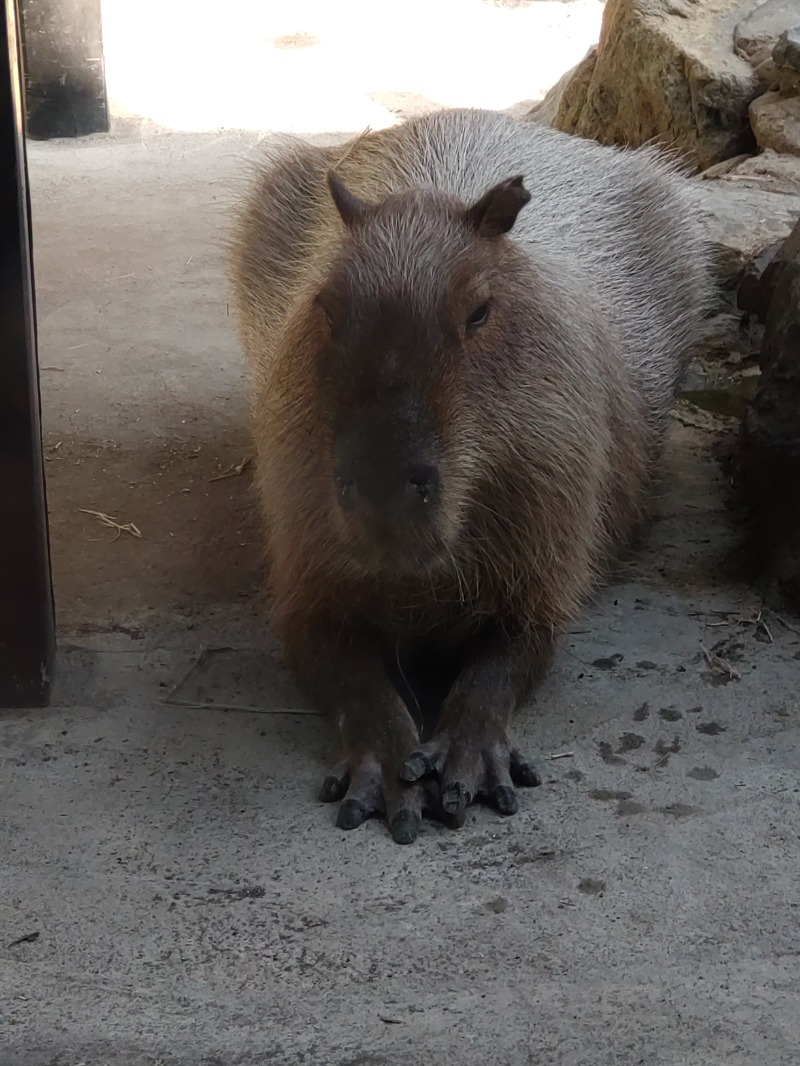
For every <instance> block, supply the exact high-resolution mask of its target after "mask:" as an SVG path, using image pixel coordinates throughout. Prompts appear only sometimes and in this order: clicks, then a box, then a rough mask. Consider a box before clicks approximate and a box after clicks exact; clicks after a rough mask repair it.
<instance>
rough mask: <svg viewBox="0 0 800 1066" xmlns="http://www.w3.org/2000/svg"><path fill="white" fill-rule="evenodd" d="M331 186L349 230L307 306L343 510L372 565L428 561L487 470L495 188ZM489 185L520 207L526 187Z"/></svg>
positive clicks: (497, 244)
mask: <svg viewBox="0 0 800 1066" xmlns="http://www.w3.org/2000/svg"><path fill="white" fill-rule="evenodd" d="M332 191H333V194H334V199H335V200H336V203H337V207H338V208H339V211H340V214H341V215H342V218H343V220H344V222H345V224H346V225H345V239H344V242H343V246H342V249H341V253H340V255H339V257H338V259H337V262H336V263H335V265H334V267H333V269H332V271H331V274H330V276H329V277H328V279H327V280H326V283H325V284H324V286H323V287H322V289H321V291H320V292H319V295H318V297H317V301H316V304H317V306H316V308H315V312H314V313H316V314H319V315H320V316H321V317H322V318H323V319H324V322H325V327H324V328H325V337H326V341H325V344H324V346H323V350H322V351H321V352H320V358H319V364H318V382H319V390H320V391H319V394H320V397H321V400H322V404H321V407H322V410H323V412H324V418H325V420H326V422H327V429H328V436H329V439H330V441H331V465H330V477H331V490H332V498H333V500H334V504H333V505H334V507H335V511H336V517H337V522H338V524H339V528H340V530H341V533H342V538H343V541H344V542H345V543H346V545H347V548H348V550H349V552H350V553H351V555H352V557H353V558H354V560H355V561H356V562H358V563H359V564H360V565H362V566H363V567H365V568H366V569H379V570H387V569H391V570H394V571H417V572H419V571H427V570H431V569H435V568H436V567H437V566H438V565H440V564H442V563H447V562H448V560H449V558H450V554H451V552H452V546H453V543H454V540H455V539H456V538H457V536H458V532H459V529H460V526H461V522H462V520H463V518H464V514H465V511H466V509H467V504H468V502H469V498H470V487H471V485H472V484H473V483H474V480H475V478H476V477H478V476H480V472H481V460H480V455H481V444H482V441H481V436H482V434H481V427H482V425H485V421H484V419H483V418H482V413H483V411H484V410H485V406H486V403H487V396H486V389H487V387H491V381H492V377H493V375H492V373H491V372H490V373H489V375H488V376H487V374H486V372H485V369H483V370H482V369H481V368H482V367H485V364H486V362H487V360H490V359H491V355H492V350H493V348H495V347H499V346H500V344H501V331H502V321H503V313H504V307H503V299H504V297H503V292H502V291H501V289H500V286H499V285H498V280H499V270H500V267H501V265H502V260H503V258H504V256H508V255H509V254H511V250H510V247H509V245H508V244H507V242H505V241H501V240H498V239H497V238H498V237H499V235H500V233H502V232H505V230H506V229H508V228H510V225H506V226H505V228H503V227H502V224H501V225H500V228H499V229H498V225H499V223H498V211H497V205H496V204H495V203H494V202H493V201H489V202H488V204H484V203H483V201H481V204H480V205H476V206H475V207H473V208H472V209H467V208H464V207H463V205H458V204H455V203H454V202H453V201H452V200H450V199H449V198H445V197H443V196H441V195H438V194H435V193H432V192H415V193H413V194H403V195H399V196H395V197H392V198H391V199H389V200H387V201H385V202H384V203H383V204H380V205H378V206H375V207H367V206H366V205H363V204H361V203H360V202H359V201H356V200H355V199H354V198H353V197H352V196H350V194H349V193H347V191H346V190H344V189H343V188H342V187H341V186H338V185H337V184H336V183H335V182H333V183H332ZM494 195H495V199H497V198H498V197H499V198H500V199H501V200H502V199H503V196H504V197H505V200H506V201H511V205H512V207H514V208H515V210H514V212H513V214H514V216H515V215H516V211H517V210H519V207H521V206H522V205H523V204H524V202H526V200H527V197H528V194H527V193H526V192H525V191H524V189H522V187H521V184H515V183H505V184H504V186H503V187H501V192H500V193H497V192H495V193H494ZM484 199H486V198H484ZM501 206H502V205H501ZM492 207H495V214H494V215H493V216H492V218H493V219H494V228H492V226H491V223H490V222H487V214H488V213H490V210H491V208H492ZM507 215H508V211H506V213H505V214H504V215H503V218H502V220H501V221H502V223H505V221H506V218H507ZM511 221H512V223H513V219H512V220H511Z"/></svg>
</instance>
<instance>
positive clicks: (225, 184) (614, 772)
mask: <svg viewBox="0 0 800 1066" xmlns="http://www.w3.org/2000/svg"><path fill="white" fill-rule="evenodd" d="M565 6H569V5H565ZM566 65H568V63H567V64H565V66H566ZM255 139H256V135H255V134H254V133H232V132H225V131H217V132H215V133H198V132H193V133H186V132H183V133H181V132H165V131H162V130H159V129H156V128H155V127H153V126H152V125H149V124H146V123H145V124H140V125H137V124H136V123H130V124H128V125H123V126H121V127H120V128H119V129H118V130H117V132H116V133H115V134H114V135H113V136H110V137H100V138H93V139H90V140H87V141H84V142H78V143H61V144H46V145H31V146H30V165H31V175H32V183H33V194H34V225H35V241H36V257H37V275H38V284H39V288H38V297H39V309H40V318H41V363H42V367H43V369H42V380H43V390H44V414H45V427H46V432H45V444H46V455H47V473H48V485H49V493H50V508H51V520H52V537H53V552H54V568H55V581H56V590H57V597H58V609H59V622H60V679H59V683H58V690H57V696H56V701H55V704H54V706H53V707H51V708H50V709H48V710H45V711H36V712H28V713H24V714H23V713H20V714H6V715H4V716H3V718H2V720H1V721H0V736H2V747H1V748H0V750H2V753H3V754H2V759H3V764H4V773H3V775H2V778H1V779H0V812H2V813H0V847H1V848H2V854H3V858H4V863H3V873H2V876H1V877H0V883H1V884H2V891H0V936H1V937H2V939H1V940H0V1063H1V1064H2V1066H156V1064H161V1066H212V1064H213V1066H261V1064H266V1063H273V1062H274V1063H277V1064H280V1066H295V1064H298V1066H299V1064H301V1063H302V1064H310V1066H322V1064H325V1066H405V1064H409V1066H411V1064H416V1063H418V1062H420V1061H421V1060H425V1061H432V1062H437V1063H438V1062H448V1063H452V1064H455V1066H461V1064H463V1066H473V1064H475V1066H477V1064H482V1066H485V1064H495V1063H497V1064H500V1066H504V1064H507V1063H508V1064H510V1063H515V1064H516V1063H520V1064H531V1066H532V1064H534V1063H536V1064H537V1066H538V1064H542V1063H548V1064H550V1063H552V1064H563V1066H629V1064H630V1066H633V1064H647V1066H655V1064H665V1066H667V1064H669V1066H677V1064H680V1066H695V1064H696V1066H717V1064H719V1066H741V1064H751V1063H759V1064H765V1066H781V1064H784V1063H786V1064H790V1063H792V1064H794V1063H797V1062H798V1061H800V1005H799V1004H798V992H797V989H798V985H799V984H800V966H799V965H798V959H799V958H800V936H799V935H798V922H799V921H800V911H799V910H798V908H799V907H800V893H798V889H797V885H798V880H799V878H800V862H798V836H799V835H800V805H799V804H798V792H799V791H800V779H799V778H798V760H799V757H800V693H799V692H798V676H800V675H799V674H798V671H799V670H800V664H798V660H799V659H800V623H798V621H797V620H794V621H792V620H791V619H790V618H789V617H788V616H787V617H784V616H783V615H781V614H780V613H779V612H778V613H776V612H774V611H767V612H766V613H765V614H764V615H762V621H763V622H764V623H765V624H760V623H758V622H756V621H755V619H756V618H757V615H756V614H755V613H754V608H756V607H757V605H758V604H757V596H756V594H755V593H754V592H753V591H752V590H749V589H747V588H746V587H744V586H742V585H740V584H738V583H737V582H736V581H735V580H734V579H733V578H732V577H731V576H730V575H729V572H728V567H727V561H728V559H729V557H730V554H731V550H732V549H733V548H735V545H736V537H735V535H734V532H733V530H732V529H731V526H730V519H729V516H728V514H727V512H726V510H725V506H724V490H725V482H724V477H723V475H722V474H721V472H720V469H719V467H718V465H717V464H716V462H715V460H714V458H713V455H712V448H713V446H714V444H715V442H716V440H717V437H718V434H715V433H712V432H710V431H709V430H708V429H707V428H703V422H702V420H697V419H695V418H694V417H692V416H684V415H682V416H681V417H680V418H678V419H676V421H675V426H674V433H673V439H672V444H671V447H670V451H669V456H668V463H667V471H666V477H665V481H664V489H663V495H662V497H661V499H660V502H659V514H658V516H657V521H656V522H655V524H654V527H653V529H652V531H651V533H650V536H649V538H648V543H647V545H646V546H645V548H644V550H643V552H642V553H641V554H640V555H639V556H638V557H637V559H636V560H635V562H634V563H633V564H632V565H631V566H630V567H629V568H628V569H627V571H626V572H625V574H624V575H622V577H621V578H620V580H619V582H618V583H616V584H615V585H614V587H613V588H611V589H610V590H608V591H607V592H606V593H604V594H603V596H602V597H601V598H600V601H599V603H598V605H597V606H596V608H595V609H594V610H593V611H592V612H590V614H589V615H588V616H587V618H586V619H585V621H584V622H582V623H581V624H580V625H578V626H577V627H576V630H575V632H574V633H573V634H572V635H571V636H570V638H569V640H568V641H567V642H566V643H565V644H564V646H563V649H562V652H561V655H560V656H559V658H558V661H557V664H556V667H555V669H554V671H553V672H552V674H551V676H550V678H549V679H548V681H547V683H546V684H545V686H544V688H543V689H542V690H541V692H540V693H539V696H538V699H537V700H536V703H535V706H533V707H532V708H531V709H530V711H529V712H528V713H527V714H526V715H524V716H523V718H522V719H521V720H520V722H519V728H518V734H519V738H520V741H522V742H523V746H524V747H526V748H527V749H528V750H530V751H532V752H536V753H538V756H539V758H540V760H541V765H542V766H543V768H544V771H545V772H544V778H545V784H544V785H543V787H542V788H540V789H538V790H537V791H535V792H529V793H524V794H523V795H522V797H521V810H520V812H519V814H518V815H517V816H516V817H514V818H512V819H509V820H501V819H499V818H498V817H497V816H495V815H494V814H493V813H491V812H489V811H486V810H482V809H477V810H474V811H473V812H472V813H471V816H470V818H469V820H468V823H467V826H466V827H465V828H464V829H463V830H462V831H461V832H459V833H453V832H450V831H446V830H443V829H440V828H437V827H435V826H433V825H429V826H427V827H426V829H425V831H424V832H423V833H422V835H421V837H420V839H419V840H418V841H417V843H416V844H415V845H414V846H413V847H410V848H401V847H398V846H396V845H394V844H393V843H392V842H391V841H390V839H389V838H388V836H387V834H386V832H385V829H384V827H383V825H382V824H380V823H379V822H372V823H369V824H368V825H366V826H364V827H362V828H361V829H360V830H358V831H356V832H353V833H350V834H344V833H341V832H339V831H338V830H336V829H335V828H334V826H333V818H334V813H335V812H334V810H333V809H332V808H330V807H324V806H322V805H320V804H319V803H318V802H317V800H316V790H317V787H318V785H319V782H320V778H321V775H322V774H323V772H324V771H325V769H326V768H327V766H328V764H329V762H330V760H331V758H332V757H333V755H334V754H335V740H334V737H333V736H332V734H331V732H330V731H329V730H328V728H327V727H326V726H325V725H324V724H323V723H322V722H321V720H320V719H319V718H317V717H316V716H311V715H309V714H308V713H306V710H305V708H304V707H303V704H302V701H301V700H299V699H298V697H297V694H296V692H295V690H294V687H293V685H292V683H291V681H290V679H289V678H288V677H287V676H286V673H285V671H284V670H283V668H282V666H281V663H280V655H279V650H278V649H277V648H276V646H275V642H274V639H273V638H272V637H271V636H270V634H269V630H268V616H267V605H266V604H265V603H264V602H263V597H262V594H261V591H260V586H261V574H260V562H259V543H258V531H257V522H256V517H255V511H254V505H253V499H252V496H251V491H250V471H249V469H247V468H245V469H244V470H242V472H241V473H238V474H237V473H236V471H237V470H238V469H240V468H241V464H242V462H243V460H245V459H246V458H247V457H248V456H249V454H250V448H249V441H248V434H247V395H246V388H245V381H244V376H243V369H242V365H241V361H240V358H239V355H238V352H237V347H236V341H235V337H234V335H233V332H232V328H231V322H232V320H231V318H230V317H229V315H228V313H227V302H226V301H227V297H226V293H225V288H224V284H223V282H222V280H221V259H220V253H219V247H218V246H219V237H220V235H221V234H222V232H223V230H224V220H225V210H226V209H227V206H228V204H229V201H230V198H231V189H232V177H233V175H235V173H236V172H237V169H238V165H239V162H240V160H241V157H242V156H243V155H246V154H247V152H248V151H249V149H250V148H251V146H252V145H253V143H254V141H255ZM698 421H699V426H700V428H698V425H696V424H695V423H697V422H698ZM225 475H230V476H225ZM79 509H85V510H89V511H97V512H101V513H104V514H107V515H111V516H114V517H115V518H117V519H118V520H119V522H120V523H122V524H124V523H129V522H132V523H134V524H135V526H136V528H137V529H138V530H140V531H141V534H142V536H141V538H136V537H134V536H132V535H130V533H126V532H123V533H122V534H121V535H120V536H119V538H118V539H115V534H114V530H112V529H110V528H108V527H106V526H104V525H102V524H101V522H100V521H99V520H98V519H97V518H96V517H94V516H92V515H89V514H85V513H83V512H82V511H80V510H79ZM704 648H705V649H706V651H707V652H708V653H709V656H710V658H711V663H710V662H709V660H708V658H707V657H706V654H705V653H704V650H703V649H704ZM725 664H728V665H729V666H730V668H731V669H730V670H729V669H727V667H726V665H725ZM554 755H559V756H561V755H564V756H565V757H563V758H552V759H551V758H549V756H554ZM34 935H35V936H34ZM26 937H27V938H28V939H24V940H22V941H21V942H19V943H12V942H14V941H17V940H19V939H20V938H26Z"/></svg>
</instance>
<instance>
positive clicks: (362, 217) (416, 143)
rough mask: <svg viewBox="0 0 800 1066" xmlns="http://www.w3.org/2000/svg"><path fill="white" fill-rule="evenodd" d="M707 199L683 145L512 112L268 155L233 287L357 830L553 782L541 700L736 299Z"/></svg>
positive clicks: (261, 449)
mask: <svg viewBox="0 0 800 1066" xmlns="http://www.w3.org/2000/svg"><path fill="white" fill-rule="evenodd" d="M695 195H696V194H695V193H694V192H693V186H692V184H691V183H689V182H687V181H686V179H685V178H683V177H682V176H681V175H680V174H679V173H677V171H676V168H675V166H674V165H673V164H672V163H671V162H669V161H668V160H666V159H665V158H664V157H663V156H661V155H659V154H658V152H657V151H656V150H654V149H640V150H637V151H625V150H619V149H614V148H608V147H603V146H601V145H599V144H596V143H594V142H590V141H588V140H582V139H579V138H575V137H570V136H567V135H565V134H562V133H559V132H556V131H553V130H550V129H547V128H545V127H542V126H539V125H536V124H534V123H532V122H526V121H524V120H516V119H514V118H511V117H509V116H507V115H503V114H498V113H493V112H487V111H471V110H446V111H441V112H435V113H433V114H430V115H427V116H425V117H422V118H416V119H413V120H411V121H408V122H406V123H404V124H402V125H400V126H397V127H394V128H391V129H387V130H384V131H380V132H375V133H368V134H366V135H365V136H362V137H360V138H357V139H356V140H355V141H353V142H351V143H350V144H348V145H345V146H343V147H337V148H327V147H326V148H322V147H315V146H312V145H310V144H307V143H304V142H303V141H300V140H297V139H291V138H287V139H284V140H282V141H281V142H279V143H278V144H277V146H273V147H272V148H271V150H269V151H268V153H267V154H266V156H265V157H263V158H262V159H261V160H260V161H259V163H258V165H257V173H256V175H255V179H254V181H253V184H252V186H251V188H250V191H249V194H248V196H247V199H246V201H245V202H244V204H243V205H242V209H241V212H240V215H239V217H238V221H237V225H236V229H235V233H234V236H233V241H232V253H233V254H232V273H233V284H234V289H235V299H236V302H237V309H238V316H239V322H240V329H241V336H242V339H243V344H244V347H245V350H246V353H247V356H248V359H249V363H250V366H251V370H252V376H253V380H254V385H255V409H254V424H255V440H256V446H257V453H258V474H257V478H258V485H259V489H260V495H261V498H262V503H263V511H264V520H265V526H266V547H267V557H268V563H269V569H270V574H271V586H272V594H273V597H274V607H275V618H276V623H277V626H278V631H279V634H280V636H281V637H282V640H283V642H284V646H285V649H286V652H287V659H288V661H289V663H290V665H291V666H292V667H293V669H294V672H295V674H296V676H297V678H298V681H299V682H300V683H301V685H303V686H304V688H305V690H306V692H307V693H308V695H309V698H310V699H311V700H312V701H313V702H314V704H315V705H316V706H317V707H318V708H320V709H322V710H324V711H326V712H328V713H329V714H330V715H331V717H332V719H333V721H334V722H335V723H336V725H337V726H338V729H339V732H340V734H341V739H342V744H343V749H344V751H343V756H344V757H343V761H342V763H341V764H340V765H339V767H338V768H337V769H336V770H335V771H334V772H333V773H331V774H330V775H329V776H328V778H327V779H326V780H325V783H324V785H323V789H322V795H323V798H324V799H327V800H336V801H339V800H341V801H342V803H341V806H340V808H339V814H338V819H337V824H338V825H339V826H340V827H341V828H343V829H350V828H354V827H355V826H357V825H359V824H360V823H361V822H362V821H364V819H366V818H367V817H369V816H371V815H374V814H382V815H384V816H385V817H386V819H387V822H388V824H389V827H390V831H391V833H392V836H393V837H394V839H395V840H396V841H398V842H401V843H407V842H410V841H412V840H413V839H414V838H415V837H416V835H417V833H418V830H419V826H420V820H421V818H422V816H423V814H425V813H429V814H430V815H432V816H433V817H436V818H439V819H441V820H444V821H445V822H449V824H451V825H455V826H458V825H461V824H463V822H464V819H465V810H466V807H467V805H468V804H470V803H471V802H472V801H473V800H474V799H476V798H482V799H484V800H485V801H486V802H489V803H490V804H492V805H493V806H495V807H496V808H497V809H498V810H499V811H500V812H502V813H504V814H512V813H513V812H514V811H515V810H516V809H517V798H516V795H515V792H514V786H515V785H535V784H538V781H539V778H538V776H537V774H536V771H535V769H534V767H533V765H532V764H530V763H529V762H527V761H526V760H525V759H524V758H523V757H522V756H521V755H520V753H519V752H518V751H517V750H516V749H515V748H514V747H513V746H512V743H511V740H510V736H509V730H510V726H511V721H512V716H513V714H514V712H515V711H516V709H517V708H518V707H519V706H520V705H521V704H523V703H524V702H525V701H526V700H527V699H528V698H529V696H530V694H531V692H532V689H533V687H534V686H535V684H536V683H537V682H538V681H539V679H540V678H541V677H542V675H543V673H544V671H545V670H546V668H547V665H548V663H549V661H550V658H551V655H552V652H553V649H554V645H555V643H556V641H557V638H558V636H559V634H560V633H561V632H562V631H563V630H564V628H565V626H566V625H567V624H568V623H569V622H570V621H571V620H572V619H574V618H575V616H576V613H577V612H579V611H580V610H581V608H582V607H583V606H584V605H585V604H586V602H587V600H588V598H589V597H590V595H591V593H592V590H593V589H594V588H595V586H596V584H597V582H598V579H600V578H601V576H602V575H603V573H604V571H606V569H607V567H608V565H609V563H610V561H611V560H612V559H613V558H614V554H615V552H616V551H617V550H618V549H619V548H620V547H621V546H622V545H623V544H625V543H626V542H627V541H628V540H629V538H630V536H631V534H632V533H633V531H634V530H635V529H636V527H637V524H638V523H639V520H640V518H641V517H642V514H643V508H644V504H645V500H646V494H647V488H648V483H649V482H650V480H651V476H652V473H653V467H654V463H655V462H656V460H657V458H658V455H659V452H660V449H661V444H662V439H663V436H664V432H665V426H666V420H667V416H668V412H669V408H670V404H671V401H672V399H673V395H674V391H675V388H676V385H677V383H678V380H679V378H680V375H681V372H682V369H683V367H684V366H685V363H686V360H687V358H688V357H689V355H690V354H691V351H692V348H693V345H694V344H695V343H696V342H697V340H698V339H699V338H700V336H701V334H702V329H703V318H704V312H705V310H706V307H707V305H708V301H709V295H710V292H711V282H710V274H709V254H708V250H707V247H708V246H707V243H706V238H705V235H704V228H703V225H702V220H701V218H700V212H699V209H698V205H697V202H696V200H695ZM440 668H444V670H445V674H446V678H447V680H446V684H444V686H443V687H442V690H441V692H440V695H441V697H442V702H441V705H440V708H439V712H440V713H439V716H438V721H437V723H436V724H435V726H434V727H433V729H432V731H431V735H430V736H429V737H425V736H422V737H421V735H420V728H421V724H422V723H421V722H420V721H419V719H418V716H417V714H416V711H417V709H418V706H417V696H416V695H415V693H417V692H419V691H422V690H423V689H425V688H426V682H427V681H429V680H430V679H431V678H433V677H434V675H435V674H436V672H437V671H439V670H440ZM426 671H427V673H426ZM412 676H413V677H415V678H416V680H412ZM428 687H430V686H428Z"/></svg>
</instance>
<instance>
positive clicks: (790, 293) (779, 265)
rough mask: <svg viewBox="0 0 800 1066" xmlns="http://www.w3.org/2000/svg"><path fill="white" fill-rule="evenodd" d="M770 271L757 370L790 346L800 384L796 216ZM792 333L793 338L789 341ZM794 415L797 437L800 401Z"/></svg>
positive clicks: (771, 364)
mask: <svg viewBox="0 0 800 1066" xmlns="http://www.w3.org/2000/svg"><path fill="white" fill-rule="evenodd" d="M768 269H769V268H768ZM771 273H772V274H773V275H774V283H773V288H774V292H773V295H772V299H771V300H770V304H769V309H768V312H767V323H766V329H765V330H764V343H763V345H762V347H761V359H760V360H759V362H760V364H761V370H762V373H764V372H767V371H770V370H771V369H772V368H773V367H774V366H775V365H776V364H777V363H778V362H779V361H780V359H781V358H782V355H783V353H784V352H786V351H788V350H789V348H791V349H792V352H793V360H794V362H795V363H796V364H797V366H796V369H797V370H798V372H799V373H798V379H797V383H798V388H800V332H798V331H800V218H798V221H797V224H796V225H795V227H794V229H793V230H792V232H791V234H790V235H789V237H788V238H787V239H786V241H785V242H784V244H783V246H782V247H781V249H780V251H779V252H778V253H777V255H776V256H775V259H774V260H773V264H772V270H771ZM792 337H793V338H794V339H793V342H792V343H791V344H790V340H792ZM798 395H800V393H799V394H798ZM796 417H797V419H798V423H797V425H796V427H795V429H796V432H797V434H798V436H799V437H800V405H798V407H797V410H796Z"/></svg>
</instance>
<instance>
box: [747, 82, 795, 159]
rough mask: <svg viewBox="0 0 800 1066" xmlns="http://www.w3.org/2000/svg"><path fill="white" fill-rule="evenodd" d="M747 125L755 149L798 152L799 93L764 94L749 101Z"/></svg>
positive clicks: (793, 153)
mask: <svg viewBox="0 0 800 1066" xmlns="http://www.w3.org/2000/svg"><path fill="white" fill-rule="evenodd" d="M750 124H751V126H752V127H753V133H754V134H755V138H756V142H757V144H758V146H759V148H771V149H772V150H773V151H774V152H788V153H789V154H791V155H800V96H784V95H783V94H782V93H776V92H769V93H764V95H763V96H759V97H758V98H757V99H755V100H754V101H753V102H752V103H751V104H750Z"/></svg>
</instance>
